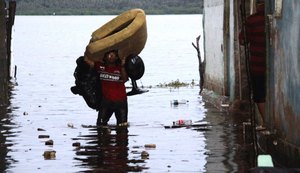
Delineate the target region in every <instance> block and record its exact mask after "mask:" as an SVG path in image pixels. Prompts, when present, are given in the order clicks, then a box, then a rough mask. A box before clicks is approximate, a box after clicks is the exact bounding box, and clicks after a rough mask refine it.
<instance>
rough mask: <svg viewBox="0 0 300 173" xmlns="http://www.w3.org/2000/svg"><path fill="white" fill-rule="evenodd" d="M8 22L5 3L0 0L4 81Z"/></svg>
mask: <svg viewBox="0 0 300 173" xmlns="http://www.w3.org/2000/svg"><path fill="white" fill-rule="evenodd" d="M5 40H6V22H5V1H4V0H0V79H1V80H2V79H3V77H5V76H3V75H4V74H3V73H4V72H6V71H5V70H6V64H5V63H4V62H5V60H6V56H7V54H6V41H5Z"/></svg>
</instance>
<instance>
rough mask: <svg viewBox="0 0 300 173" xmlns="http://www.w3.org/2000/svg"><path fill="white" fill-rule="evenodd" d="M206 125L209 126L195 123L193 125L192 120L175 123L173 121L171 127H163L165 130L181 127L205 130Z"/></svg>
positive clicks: (204, 123)
mask: <svg viewBox="0 0 300 173" xmlns="http://www.w3.org/2000/svg"><path fill="white" fill-rule="evenodd" d="M208 125H209V123H208V122H195V123H193V122H192V120H177V121H173V124H172V125H166V126H164V127H165V128H166V129H171V128H181V127H197V128H201V127H203V128H205V129H207V127H208ZM201 129H202V128H201Z"/></svg>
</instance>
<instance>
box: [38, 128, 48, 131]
mask: <svg viewBox="0 0 300 173" xmlns="http://www.w3.org/2000/svg"><path fill="white" fill-rule="evenodd" d="M37 131H46V130H45V129H42V128H38V129H37Z"/></svg>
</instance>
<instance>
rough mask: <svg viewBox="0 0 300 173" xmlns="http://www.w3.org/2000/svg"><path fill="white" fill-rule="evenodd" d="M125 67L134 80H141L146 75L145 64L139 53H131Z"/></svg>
mask: <svg viewBox="0 0 300 173" xmlns="http://www.w3.org/2000/svg"><path fill="white" fill-rule="evenodd" d="M125 69H126V72H127V75H128V76H129V77H130V78H131V79H132V80H139V79H140V78H141V77H142V76H143V75H144V72H145V65H144V62H143V60H142V58H141V57H139V56H138V55H129V56H128V57H127V58H126V61H125Z"/></svg>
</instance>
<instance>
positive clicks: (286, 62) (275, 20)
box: [267, 0, 300, 146]
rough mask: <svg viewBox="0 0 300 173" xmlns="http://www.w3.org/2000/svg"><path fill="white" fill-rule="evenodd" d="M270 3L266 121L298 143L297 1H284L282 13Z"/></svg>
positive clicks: (299, 13)
mask: <svg viewBox="0 0 300 173" xmlns="http://www.w3.org/2000/svg"><path fill="white" fill-rule="evenodd" d="M274 3H275V1H272V2H270V4H269V6H268V9H269V14H270V21H271V22H270V23H269V24H270V26H271V30H269V32H270V40H269V59H268V64H269V73H268V74H269V79H270V80H269V83H268V88H269V90H268V99H267V102H268V114H269V115H272V116H269V117H268V120H267V121H268V122H269V123H270V124H271V125H273V126H274V128H276V129H279V130H280V132H281V134H280V135H281V136H282V137H283V138H284V139H286V141H287V142H288V143H292V144H293V145H297V146H300V128H299V127H300V106H299V103H300V92H299V89H300V76H299V74H300V67H299V66H300V32H299V31H300V10H299V9H300V1H298V0H290V1H284V3H283V5H282V16H278V17H276V16H275V14H276V13H277V12H278V13H280V8H277V9H278V10H279V11H277V10H275V4H274Z"/></svg>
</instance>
